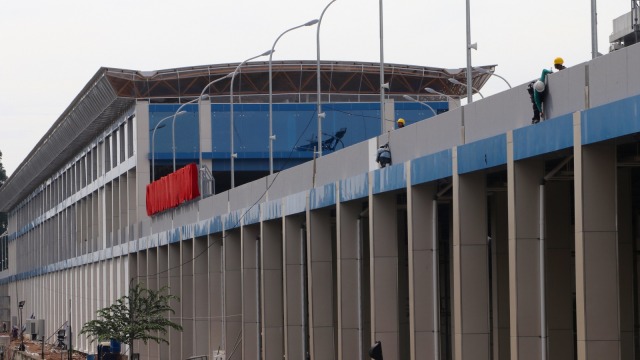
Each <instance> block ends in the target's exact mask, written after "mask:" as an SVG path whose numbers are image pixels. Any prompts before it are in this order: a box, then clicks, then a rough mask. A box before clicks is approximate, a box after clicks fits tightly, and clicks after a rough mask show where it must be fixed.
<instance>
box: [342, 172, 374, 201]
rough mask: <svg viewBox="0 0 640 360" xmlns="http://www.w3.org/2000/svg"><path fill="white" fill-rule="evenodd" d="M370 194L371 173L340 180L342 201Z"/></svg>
mask: <svg viewBox="0 0 640 360" xmlns="http://www.w3.org/2000/svg"><path fill="white" fill-rule="evenodd" d="M368 196H369V174H368V173H364V174H360V175H356V176H353V177H350V178H348V179H344V180H340V202H344V201H350V200H355V199H361V198H366V197H368Z"/></svg>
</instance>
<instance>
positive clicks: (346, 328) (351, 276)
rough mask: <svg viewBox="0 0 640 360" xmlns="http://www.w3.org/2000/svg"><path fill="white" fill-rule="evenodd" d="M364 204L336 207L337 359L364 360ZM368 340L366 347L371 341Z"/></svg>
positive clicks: (351, 203)
mask: <svg viewBox="0 0 640 360" xmlns="http://www.w3.org/2000/svg"><path fill="white" fill-rule="evenodd" d="M360 212H362V203H361V202H358V201H351V202H347V203H340V202H339V203H338V204H336V223H337V229H338V231H337V232H338V234H337V239H336V243H337V244H336V251H337V254H336V258H337V281H338V286H337V288H338V304H337V309H336V311H337V318H338V329H337V330H338V359H339V360H343V359H344V360H347V359H362V358H363V357H364V355H363V351H362V349H363V344H362V339H363V334H362V331H363V329H362V321H361V319H362V316H364V315H365V314H363V309H362V301H363V299H362V285H363V284H362V281H363V280H364V281H368V280H369V279H363V276H362V272H361V266H362V239H363V234H361V228H360V219H359V218H360ZM366 338H367V345H369V344H368V339H369V336H367V337H366Z"/></svg>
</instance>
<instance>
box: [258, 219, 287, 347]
mask: <svg viewBox="0 0 640 360" xmlns="http://www.w3.org/2000/svg"><path fill="white" fill-rule="evenodd" d="M261 238H262V241H261V242H260V245H261V246H262V249H261V252H260V253H261V256H262V261H261V262H262V269H261V276H262V284H263V285H262V296H261V297H262V304H261V306H262V344H263V345H262V359H264V360H281V359H282V358H283V356H284V347H283V341H284V334H283V325H284V320H283V319H284V314H283V311H284V309H283V298H282V296H283V292H282V290H283V286H282V220H281V219H278V220H273V221H265V222H262V237H261Z"/></svg>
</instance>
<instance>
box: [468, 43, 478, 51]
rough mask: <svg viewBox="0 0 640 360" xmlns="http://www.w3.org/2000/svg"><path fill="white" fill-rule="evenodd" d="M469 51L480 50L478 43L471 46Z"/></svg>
mask: <svg viewBox="0 0 640 360" xmlns="http://www.w3.org/2000/svg"><path fill="white" fill-rule="evenodd" d="M469 49H474V50H478V43H473V44H469Z"/></svg>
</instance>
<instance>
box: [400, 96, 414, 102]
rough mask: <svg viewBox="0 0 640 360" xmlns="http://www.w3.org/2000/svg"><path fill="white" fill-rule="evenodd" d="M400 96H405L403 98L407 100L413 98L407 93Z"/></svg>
mask: <svg viewBox="0 0 640 360" xmlns="http://www.w3.org/2000/svg"><path fill="white" fill-rule="evenodd" d="M402 97H403V98H405V99H407V100H411V101H413V100H415V99H414V98H412V97H411V96H409V95H402Z"/></svg>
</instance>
